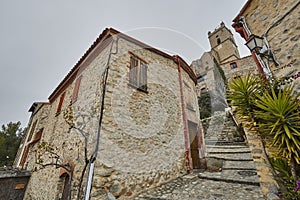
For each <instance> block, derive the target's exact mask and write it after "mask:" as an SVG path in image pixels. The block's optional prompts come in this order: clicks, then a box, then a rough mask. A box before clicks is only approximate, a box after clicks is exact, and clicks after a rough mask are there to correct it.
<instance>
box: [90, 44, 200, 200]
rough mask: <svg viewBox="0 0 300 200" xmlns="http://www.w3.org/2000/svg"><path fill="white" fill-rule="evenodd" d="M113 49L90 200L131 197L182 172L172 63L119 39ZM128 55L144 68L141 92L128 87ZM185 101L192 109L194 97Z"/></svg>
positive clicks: (175, 76) (176, 86)
mask: <svg viewBox="0 0 300 200" xmlns="http://www.w3.org/2000/svg"><path fill="white" fill-rule="evenodd" d="M118 46H119V52H118V54H117V55H114V56H113V58H112V62H111V68H110V72H109V78H108V84H107V93H106V99H105V113H104V114H105V115H104V119H103V129H102V134H101V139H100V149H99V152H98V153H99V158H100V159H99V160H98V162H97V167H96V168H95V176H94V183H93V189H92V197H93V199H99V198H100V196H101V195H103V193H104V191H109V192H110V193H111V194H113V195H114V196H116V197H119V196H123V197H126V196H132V195H133V194H135V193H138V192H139V191H141V190H143V189H146V188H149V187H153V186H155V185H158V184H160V183H163V182H165V181H167V180H169V179H172V178H175V177H177V176H178V175H179V174H180V173H183V172H184V171H185V169H184V166H185V163H184V151H185V147H184V137H183V124H182V113H181V104H180V91H179V81H178V72H177V64H176V63H175V62H174V61H173V60H170V59H166V58H164V57H162V56H160V55H157V54H155V53H153V52H151V51H149V50H147V49H141V48H140V47H139V46H136V45H134V44H132V43H129V42H127V41H125V40H123V39H120V40H119V44H118ZM128 51H131V52H133V53H134V54H135V55H136V56H138V57H139V58H141V59H143V60H145V61H146V62H147V63H148V72H147V73H148V74H147V87H148V89H147V93H145V92H142V91H138V90H136V89H134V88H132V87H130V86H129V85H128V82H129V80H128V77H129V68H128V66H129V64H130V63H129V61H130V53H129V52H128ZM182 71H184V70H182ZM184 73H185V72H183V77H184V78H183V79H184V81H185V82H187V83H188V85H190V87H191V90H193V91H192V92H195V84H194V83H192V80H191V79H190V77H188V76H187V75H185V74H184ZM191 99H192V100H193V104H195V102H196V101H197V100H196V96H195V95H193V96H192V97H191ZM195 105H197V104H195ZM195 108H196V111H195V113H198V108H197V107H195Z"/></svg>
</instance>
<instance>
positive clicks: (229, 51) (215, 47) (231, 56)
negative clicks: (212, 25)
mask: <svg viewBox="0 0 300 200" xmlns="http://www.w3.org/2000/svg"><path fill="white" fill-rule="evenodd" d="M208 39H209V43H210V47H211V53H212V55H213V57H214V58H215V59H216V61H217V62H218V63H219V64H222V63H225V62H229V61H232V60H236V59H239V58H240V54H239V51H238V48H237V45H236V43H235V41H234V38H233V34H232V33H231V31H230V30H229V29H228V28H227V27H226V26H225V24H224V22H221V24H220V27H218V28H216V29H215V30H214V31H213V32H210V31H209V32H208Z"/></svg>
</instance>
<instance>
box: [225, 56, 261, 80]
mask: <svg viewBox="0 0 300 200" xmlns="http://www.w3.org/2000/svg"><path fill="white" fill-rule="evenodd" d="M232 63H236V66H237V68H232V67H231V65H230V64H232ZM220 67H221V68H222V69H223V71H224V73H225V76H226V77H227V79H230V78H232V77H236V76H242V75H245V74H247V73H251V74H258V70H257V65H256V63H255V61H254V60H253V58H252V56H246V57H243V58H240V59H235V60H233V61H230V62H225V63H222V64H221V65H220Z"/></svg>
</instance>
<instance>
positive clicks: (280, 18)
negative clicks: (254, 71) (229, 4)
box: [243, 0, 300, 92]
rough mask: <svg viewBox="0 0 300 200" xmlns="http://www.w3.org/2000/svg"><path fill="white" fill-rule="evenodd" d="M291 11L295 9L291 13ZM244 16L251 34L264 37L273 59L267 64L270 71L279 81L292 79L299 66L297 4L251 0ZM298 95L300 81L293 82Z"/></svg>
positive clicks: (299, 10) (292, 1)
mask: <svg viewBox="0 0 300 200" xmlns="http://www.w3.org/2000/svg"><path fill="white" fill-rule="evenodd" d="M292 8H294V9H292ZM243 16H244V17H245V18H246V22H247V24H248V26H249V29H250V31H251V32H252V33H253V34H256V35H258V36H263V35H265V37H266V39H267V41H268V43H269V46H270V47H271V50H272V52H273V53H274V56H275V59H276V60H277V61H278V62H279V66H278V67H276V66H275V65H274V63H273V62H272V61H270V65H271V71H272V72H273V74H274V75H275V76H276V77H278V78H283V77H291V76H292V77H295V76H296V75H297V74H298V73H299V68H300V67H299V66H300V51H299V38H300V23H299V16H300V7H299V1H298V0H289V1H286V0H253V1H251V3H250V4H249V6H248V7H247V9H246V10H245V11H244V13H243ZM295 84H296V86H297V88H296V89H297V90H298V92H300V79H299V78H298V79H296V80H295Z"/></svg>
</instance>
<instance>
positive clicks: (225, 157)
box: [206, 153, 253, 161]
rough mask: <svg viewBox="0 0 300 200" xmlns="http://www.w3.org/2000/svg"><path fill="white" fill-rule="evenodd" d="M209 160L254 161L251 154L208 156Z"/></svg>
mask: <svg viewBox="0 0 300 200" xmlns="http://www.w3.org/2000/svg"><path fill="white" fill-rule="evenodd" d="M206 157H207V158H214V159H219V160H231V161H253V158H252V156H251V155H250V154H248V153H247V154H208V155H207V156H206Z"/></svg>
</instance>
